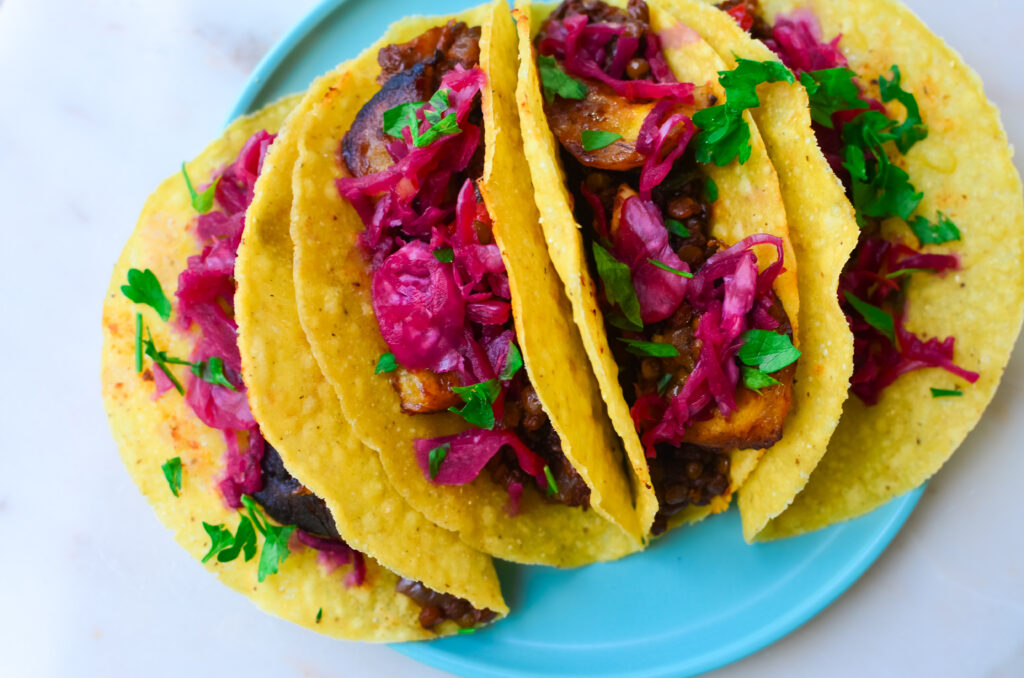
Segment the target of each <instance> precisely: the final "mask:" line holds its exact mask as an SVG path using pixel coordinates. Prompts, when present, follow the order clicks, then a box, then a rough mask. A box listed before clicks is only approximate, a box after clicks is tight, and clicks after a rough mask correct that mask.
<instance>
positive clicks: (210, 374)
mask: <svg viewBox="0 0 1024 678" xmlns="http://www.w3.org/2000/svg"><path fill="white" fill-rule="evenodd" d="M192 374H194V375H196V376H197V377H199V378H200V379H202V380H203V381H205V382H209V383H211V384H216V385H218V386H223V387H224V388H227V389H230V390H232V391H237V390H238V389H237V388H235V385H234V384H232V383H231V382H230V381H228V378H227V375H225V374H224V360H223V359H221V358H219V357H217V356H210V359H209V360H200V361H199V362H197V363H192Z"/></svg>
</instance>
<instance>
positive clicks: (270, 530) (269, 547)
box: [242, 494, 295, 583]
mask: <svg viewBox="0 0 1024 678" xmlns="http://www.w3.org/2000/svg"><path fill="white" fill-rule="evenodd" d="M242 504H243V505H244V506H245V507H246V508H247V509H248V510H249V518H250V519H251V520H252V523H253V525H255V526H256V529H257V530H258V531H259V533H260V534H262V535H263V548H262V549H261V550H260V563H259V566H258V567H257V568H256V581H258V582H261V583H262V582H263V580H264V579H266V578H267V577H269V576H270V575H272V574H277V570H278V568H279V567H280V565H281V563H283V562H284V561H285V560H286V559H287V558H288V556H289V555H290V554H291V550H290V549H289V548H288V539H289V538H290V537H291V536H292V532H294V531H295V526H294V525H274V524H273V523H271V522H270V521H269V520H267V518H266V516H264V515H263V510H262V509H261V508H260V507H259V506H258V505H257V504H256V502H254V501H253V500H252V498H251V497H249V496H248V495H244V494H243V495H242ZM246 560H248V558H246Z"/></svg>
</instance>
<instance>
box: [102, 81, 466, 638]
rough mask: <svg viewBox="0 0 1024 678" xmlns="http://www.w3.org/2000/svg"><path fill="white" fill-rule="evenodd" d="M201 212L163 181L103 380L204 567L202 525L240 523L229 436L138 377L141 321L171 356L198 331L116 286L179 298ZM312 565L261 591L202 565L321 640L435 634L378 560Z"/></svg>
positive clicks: (297, 562) (197, 173)
mask: <svg viewBox="0 0 1024 678" xmlns="http://www.w3.org/2000/svg"><path fill="white" fill-rule="evenodd" d="M297 102H298V97H291V98H288V99H285V100H282V101H281V102H279V103H277V104H274V105H272V106H270V107H269V108H266V109H264V110H263V111H261V112H259V113H257V114H255V115H253V116H250V117H245V118H241V119H239V120H238V121H236V122H235V123H233V124H232V125H231V126H230V127H228V129H227V130H226V131H225V132H224V134H223V136H222V137H221V138H220V139H219V140H217V141H215V142H214V143H213V144H212V145H210V146H209V147H208V148H207V149H206V150H205V151H203V153H202V154H200V155H199V157H197V158H196V159H195V160H193V161H192V162H191V163H189V164H188V171H189V175H190V176H191V177H194V178H195V177H204V178H205V177H209V176H210V175H211V174H212V173H213V172H214V171H216V170H217V169H219V168H221V167H223V166H224V165H226V164H227V163H230V162H232V161H233V160H234V158H235V157H236V156H237V154H238V151H239V150H240V149H241V147H242V144H243V143H244V142H245V140H246V139H247V138H248V137H249V136H250V135H252V134H253V133H254V132H256V131H258V130H260V129H266V130H268V131H274V130H276V129H278V128H279V127H280V125H281V123H282V121H283V120H284V119H285V117H286V116H287V115H288V112H289V111H290V110H291V109H292V108H293V107H294V106H295V104H296V103H297ZM195 216H196V215H195V212H194V211H193V209H192V206H191V202H190V199H189V195H188V192H187V191H186V189H185V185H184V182H183V180H182V177H181V175H180V174H175V175H174V176H172V177H170V178H168V179H167V180H166V181H164V182H163V183H162V184H161V185H160V187H159V188H158V189H157V190H156V192H154V193H153V195H152V196H150V198H149V199H148V200H147V201H146V205H145V207H144V208H143V210H142V214H141V216H140V217H139V222H138V225H137V226H136V228H135V231H134V233H133V234H132V236H131V238H130V239H129V240H128V243H127V244H126V245H125V248H124V251H123V252H122V254H121V257H120V259H119V260H118V262H117V265H116V266H115V268H114V272H113V275H112V277H111V282H110V287H109V289H108V291H107V295H106V297H105V299H104V304H103V355H102V373H101V374H102V387H103V400H104V405H105V407H106V410H107V414H108V417H109V421H110V427H111V431H112V432H113V435H114V439H115V440H116V442H117V444H118V448H119V450H120V453H121V458H122V461H123V462H124V465H125V467H126V468H127V469H128V473H129V474H130V475H131V477H132V479H133V480H134V481H135V484H136V485H137V486H138V488H139V491H140V492H142V494H143V495H144V496H145V497H146V499H147V500H149V502H150V503H151V504H152V505H153V509H154V511H155V512H156V514H157V517H158V518H159V519H160V521H161V522H162V523H163V524H164V525H165V526H167V527H168V528H170V529H171V530H172V531H173V532H174V536H175V539H177V541H178V543H179V544H181V545H182V546H183V547H184V548H185V549H186V550H187V551H188V552H189V553H191V554H192V556H193V557H195V558H196V559H197V560H199V559H201V558H202V557H203V556H204V555H205V554H206V552H207V551H208V550H209V546H210V540H209V537H208V536H207V534H206V532H205V531H204V529H203V526H202V523H203V522H204V521H205V522H207V523H210V524H224V525H226V526H228V527H229V528H231V529H232V530H234V529H235V528H236V526H237V525H238V513H237V512H236V511H234V510H232V509H229V508H227V507H226V506H225V504H224V501H223V499H222V497H221V495H220V492H219V490H218V488H217V482H218V479H219V476H220V474H221V472H222V470H223V465H222V457H223V455H224V452H225V444H224V438H223V436H222V434H221V432H220V431H218V430H215V429H211V428H209V427H207V426H206V425H205V424H203V423H202V422H201V421H200V420H199V419H198V418H197V417H196V416H195V415H194V413H193V412H192V410H191V409H190V408H189V406H188V405H187V404H186V402H185V400H184V398H182V397H181V396H179V395H178V394H177V393H176V392H174V391H173V390H172V391H169V392H167V393H165V394H164V395H163V396H162V397H161V398H159V399H158V400H154V399H153V393H154V385H153V376H152V370H153V369H154V368H153V367H152V366H151V364H150V361H149V360H148V359H146V368H145V370H144V372H143V373H141V374H139V373H137V372H136V371H135V314H136V312H139V313H141V314H142V315H143V317H144V319H145V323H146V327H147V328H149V329H150V331H151V332H152V334H153V339H154V341H155V343H156V345H157V346H158V347H159V348H160V349H162V350H166V351H167V353H168V354H169V355H172V356H183V355H185V356H187V355H189V353H190V352H191V349H192V346H193V344H194V343H195V341H196V333H197V330H195V328H193V330H192V331H190V332H188V333H182V332H180V331H178V330H177V329H173V328H172V327H171V324H170V323H167V322H164V321H162V320H161V319H160V317H159V316H158V315H157V314H156V312H155V311H153V310H152V309H150V308H149V307H146V306H142V305H137V304H133V303H132V302H131V301H129V300H128V299H127V298H125V297H124V295H123V294H122V293H121V289H120V287H121V285H123V284H124V283H125V281H126V279H127V274H128V270H129V269H130V268H138V269H146V268H149V269H151V270H152V271H153V272H154V273H155V274H156V276H157V279H159V280H160V281H161V284H162V286H163V288H164V291H165V293H167V294H168V295H173V291H174V289H175V286H176V281H177V277H178V274H179V273H180V272H181V271H182V270H184V269H185V267H186V259H187V258H188V257H189V256H192V255H195V254H197V253H198V252H199V249H200V248H199V244H198V242H197V240H196V237H195V227H194V224H195ZM171 322H172V323H173V322H174V316H173V315H172V317H171ZM172 457H180V458H181V462H182V488H181V496H180V497H175V496H174V495H173V494H172V493H171V491H170V489H169V487H168V483H167V480H166V479H165V478H164V476H163V472H162V471H161V468H160V467H161V465H162V464H163V463H164V462H165V461H166V460H168V459H170V458H172ZM316 559H317V557H316V552H315V551H313V550H311V549H304V550H301V551H293V552H292V553H291V555H289V556H288V558H287V560H285V561H284V562H283V563H282V564H281V566H280V571H279V572H278V573H277V574H274V575H270V576H269V577H268V578H267V579H266V580H265V581H263V582H262V583H258V582H257V578H256V566H257V560H256V559H253V560H250V561H249V562H245V561H244V560H243V559H242V558H241V557H239V558H238V559H236V560H234V561H231V562H227V563H220V562H218V561H217V560H216V558H214V559H211V560H210V561H208V562H207V563H205V564H204V565H205V567H206V569H208V570H209V571H210V572H212V573H214V574H215V575H216V576H217V577H218V578H219V579H220V580H221V581H222V582H224V583H225V584H227V585H228V586H230V587H231V588H233V589H235V590H236V591H238V592H239V593H242V594H244V595H245V596H247V597H249V598H250V599H252V601H253V602H254V603H256V604H257V605H258V606H259V607H261V608H262V609H264V610H266V611H267V612H270V613H271V614H274V615H277V616H280V617H282V618H284V619H287V620H289V621H291V622H294V623H296V624H299V625H300V626H304V627H306V628H309V629H312V630H315V631H317V632H319V633H324V634H327V635H330V636H335V637H338V638H346V639H358V640H370V641H398V640H414V639H423V638H432V637H434V635H435V634H434V633H432V632H430V631H426V630H425V629H423V628H421V627H420V625H419V622H418V614H419V607H418V606H417V605H416V604H415V603H413V601H412V600H410V599H409V598H407V597H406V596H404V595H401V594H398V593H396V592H395V590H394V587H395V584H396V583H397V581H398V577H397V576H396V575H394V574H393V573H391V572H389V571H388V570H387V569H385V568H383V567H381V566H380V565H379V564H378V563H376V562H375V561H374V560H372V559H371V558H367V560H366V566H367V572H366V583H365V584H364V585H362V586H359V587H352V588H347V587H345V585H344V583H343V582H344V576H345V574H346V572H345V571H344V570H343V571H339V572H335V573H333V574H325V572H324V571H323V570H322V569H321V567H320V566H319V565H318V564H317V562H316ZM321 610H322V615H321V618H320V620H319V621H318V620H317V616H318V613H319V612H320V611H321ZM446 630H450V629H446Z"/></svg>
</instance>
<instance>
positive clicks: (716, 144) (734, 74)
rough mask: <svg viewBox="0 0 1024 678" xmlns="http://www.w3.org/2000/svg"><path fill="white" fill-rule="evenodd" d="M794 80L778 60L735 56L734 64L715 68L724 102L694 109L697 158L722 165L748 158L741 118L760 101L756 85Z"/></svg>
mask: <svg viewBox="0 0 1024 678" xmlns="http://www.w3.org/2000/svg"><path fill="white" fill-rule="evenodd" d="M782 81H785V82H788V83H792V82H794V78H793V73H792V71H790V70H789V69H788V68H786V67H785V66H784V65H782V64H781V63H780V62H778V61H753V60H751V59H737V60H736V68H734V69H733V70H731V71H719V73H718V82H719V83H720V84H721V85H722V88H723V89H724V90H725V103H724V104H719V105H718V106H711V107H709V108H705V109H703V110H700V111H697V112H696V113H694V115H693V122H694V124H695V125H696V126H697V127H699V128H700V129H701V132H700V133H699V134H698V135H697V138H696V140H695V141H696V144H697V161H698V162H700V163H703V164H705V165H706V164H709V163H713V164H715V165H717V166H719V167H725V166H726V165H728V164H729V163H731V162H732V161H733V160H734V159H737V160H739V162H740V164H741V165H742V164H743V163H745V162H746V161H747V160H749V159H750V153H751V151H752V148H751V146H750V127H749V126H748V125H747V121H746V120H744V119H743V112H744V111H746V110H747V109H748V108H756V107H757V106H760V105H761V100H760V99H758V97H757V86H758V85H760V84H761V83H765V82H782Z"/></svg>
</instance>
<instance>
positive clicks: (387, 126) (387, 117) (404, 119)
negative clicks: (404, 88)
mask: <svg viewBox="0 0 1024 678" xmlns="http://www.w3.org/2000/svg"><path fill="white" fill-rule="evenodd" d="M425 105H426V104H425V103H424V102H422V101H410V102H408V103H404V104H400V105H398V106H395V107H394V108H389V109H388V110H386V111H384V115H383V120H384V133H385V134H387V135H389V136H393V137H398V138H399V139H401V138H402V130H404V129H405V128H406V127H408V128H409V131H410V132H412V130H414V129H415V130H416V131H417V132H418V131H419V121H418V120H417V119H416V112H417V111H419V110H420V109H421V108H423V106H425Z"/></svg>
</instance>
